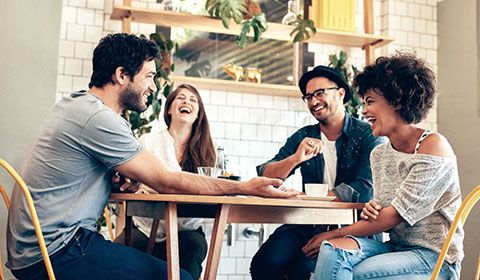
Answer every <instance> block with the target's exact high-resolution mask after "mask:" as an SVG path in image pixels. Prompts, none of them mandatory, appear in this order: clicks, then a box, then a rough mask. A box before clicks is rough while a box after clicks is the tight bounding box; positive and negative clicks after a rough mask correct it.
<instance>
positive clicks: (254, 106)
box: [57, 0, 437, 280]
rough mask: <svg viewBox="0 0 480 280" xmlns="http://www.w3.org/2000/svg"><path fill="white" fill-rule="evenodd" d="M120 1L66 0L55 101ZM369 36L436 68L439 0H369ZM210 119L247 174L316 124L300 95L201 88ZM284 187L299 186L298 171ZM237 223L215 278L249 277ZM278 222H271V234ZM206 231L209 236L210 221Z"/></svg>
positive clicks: (329, 49) (78, 72)
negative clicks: (385, 40)
mask: <svg viewBox="0 0 480 280" xmlns="http://www.w3.org/2000/svg"><path fill="white" fill-rule="evenodd" d="M114 3H115V4H122V3H123V1H121V0H115V1H113V0H64V1H63V5H64V6H63V10H62V11H63V13H62V21H61V30H60V45H59V58H58V77H57V100H59V99H60V98H61V97H62V96H64V95H66V94H69V93H70V92H71V91H73V90H80V89H88V82H89V78H90V75H91V72H92V66H91V57H92V52H93V48H94V47H95V45H96V44H97V43H98V41H99V40H100V38H101V37H102V36H104V35H106V34H108V33H113V32H121V31H122V24H121V22H120V21H116V20H110V14H111V13H112V7H113V5H114ZM132 5H133V6H135V7H150V8H156V9H161V8H163V4H158V3H156V0H144V1H132ZM374 14H375V18H374V21H375V24H374V33H376V34H388V35H390V36H393V37H394V38H395V41H394V42H393V43H391V44H389V45H387V46H385V47H383V48H380V49H377V50H376V52H375V55H377V56H379V55H388V54H393V53H395V52H396V51H403V52H413V53H416V54H417V55H418V56H420V57H422V58H424V59H425V60H426V61H427V63H428V64H429V65H430V66H431V67H432V68H433V69H434V70H435V71H436V68H437V22H436V21H437V1H436V0H410V1H402V0H389V1H385V0H374ZM356 23H357V26H356V29H357V32H364V26H363V1H356ZM154 31H155V26H153V25H151V24H144V23H133V24H132V32H134V33H137V34H149V33H152V32H154ZM308 50H309V51H310V52H314V53H315V57H314V62H315V64H316V65H319V64H323V65H326V64H328V56H329V55H330V54H333V53H338V52H339V51H340V50H343V51H345V52H347V53H348V55H349V61H350V63H351V64H352V65H355V66H356V67H357V68H359V69H361V68H363V66H364V65H365V57H364V52H363V51H362V50H361V49H359V48H349V47H342V46H336V45H328V44H313V43H312V44H309V45H308ZM200 94H201V96H202V99H203V101H204V103H205V110H206V112H207V115H208V119H209V121H210V127H211V131H212V135H213V137H214V141H215V143H216V144H217V145H223V146H224V147H225V151H226V154H227V156H228V166H229V169H231V170H232V171H234V172H236V173H239V174H240V175H241V176H242V177H243V178H244V179H246V178H250V177H253V176H255V174H256V173H255V166H256V165H258V164H260V163H262V162H265V161H266V160H268V159H270V158H271V157H273V156H274V155H275V154H276V152H277V151H278V149H279V148H280V147H281V146H282V145H283V144H284V142H285V140H286V138H287V137H288V136H290V135H291V134H292V133H294V132H295V131H296V130H297V129H298V128H300V127H302V126H304V125H307V124H312V123H315V120H314V119H313V117H312V116H311V115H310V113H308V111H307V109H306V106H305V104H304V103H303V102H302V100H301V99H300V98H294V97H288V98H287V97H278V96H267V95H257V94H251V93H243V92H230V91H228V92H227V91H218V90H209V89H200ZM421 125H422V126H423V127H425V128H428V129H436V128H437V113H436V102H435V105H434V110H432V112H431V113H430V115H429V116H428V117H427V119H426V120H425V121H424V122H423V123H422V124H421ZM292 177H293V178H289V179H288V180H287V184H288V185H290V186H294V187H297V188H299V187H300V184H301V178H300V177H299V174H296V175H294V176H292ZM247 226H251V227H256V228H258V227H259V225H239V226H238V227H237V236H238V240H237V242H236V244H235V246H234V247H228V246H227V245H226V243H224V248H223V251H222V258H221V261H220V270H219V276H218V278H217V279H219V280H244V279H250V276H249V270H248V268H249V264H250V259H251V257H252V256H253V255H254V253H255V252H256V250H257V249H258V237H250V238H247V237H245V236H243V234H242V232H243V230H244V229H245V227H247ZM277 226H278V225H269V226H268V227H267V228H268V229H269V232H272V231H273V230H274V229H275V228H276V227H277ZM204 229H205V231H206V232H207V238H208V239H209V236H210V232H211V223H210V222H208V223H205V224H204Z"/></svg>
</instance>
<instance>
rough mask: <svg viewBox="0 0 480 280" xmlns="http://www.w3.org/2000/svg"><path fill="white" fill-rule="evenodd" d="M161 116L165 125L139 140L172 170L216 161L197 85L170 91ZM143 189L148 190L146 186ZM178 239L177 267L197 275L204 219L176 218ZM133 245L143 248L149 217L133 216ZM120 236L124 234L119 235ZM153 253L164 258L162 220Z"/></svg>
mask: <svg viewBox="0 0 480 280" xmlns="http://www.w3.org/2000/svg"><path fill="white" fill-rule="evenodd" d="M164 120H165V123H166V124H167V128H166V129H164V130H160V131H158V132H154V133H149V134H144V135H142V137H140V139H139V140H140V142H141V143H142V144H143V145H144V148H145V149H147V150H149V151H151V152H152V153H153V154H154V155H156V156H157V157H158V158H160V159H161V160H163V161H164V163H165V164H166V165H167V167H169V168H170V169H171V170H175V171H182V170H183V171H187V172H192V173H196V172H197V167H199V166H212V167H213V166H214V165H215V156H216V155H215V148H214V145H213V142H212V138H211V136H210V127H209V124H208V119H207V115H206V114H205V108H204V106H203V102H202V98H201V97H200V94H199V93H198V91H197V89H196V88H194V87H193V86H191V85H187V84H182V85H180V86H178V87H177V88H176V89H175V90H174V91H173V92H171V93H170V94H169V95H168V97H167V100H166V102H165V108H164ZM141 188H142V191H147V192H151V191H152V190H151V189H148V187H146V186H142V187H141ZM178 220H179V222H178V230H179V233H178V241H179V254H180V267H181V268H182V269H184V270H186V271H188V272H189V273H190V274H191V275H192V277H193V279H199V277H200V274H201V272H202V262H203V260H204V259H205V256H206V254H207V241H206V239H205V234H204V232H203V230H202V228H201V226H200V225H201V223H202V221H203V219H198V218H179V219H178ZM133 221H134V225H135V227H134V229H133V231H132V246H133V247H134V248H137V249H139V250H145V249H146V247H147V243H148V237H149V236H150V231H151V228H152V219H149V218H140V217H134V218H133ZM119 239H120V240H123V234H122V236H120V237H119ZM153 255H154V256H156V257H158V258H161V259H163V260H165V259H166V249H165V221H160V226H159V229H158V233H157V237H156V240H155V247H154V250H153Z"/></svg>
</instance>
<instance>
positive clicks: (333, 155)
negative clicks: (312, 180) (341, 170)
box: [320, 133, 337, 190]
mask: <svg viewBox="0 0 480 280" xmlns="http://www.w3.org/2000/svg"><path fill="white" fill-rule="evenodd" d="M320 135H321V136H320V137H321V139H322V144H323V145H322V153H323V160H324V162H325V165H324V168H323V183H324V184H327V185H328V189H329V190H333V187H335V178H336V177H337V149H336V147H335V142H336V141H330V140H328V138H327V136H325V134H324V133H320Z"/></svg>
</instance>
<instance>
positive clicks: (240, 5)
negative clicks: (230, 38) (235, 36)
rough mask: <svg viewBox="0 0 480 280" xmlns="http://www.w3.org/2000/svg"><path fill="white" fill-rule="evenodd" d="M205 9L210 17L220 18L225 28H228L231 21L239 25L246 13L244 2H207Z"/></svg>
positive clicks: (227, 0)
mask: <svg viewBox="0 0 480 280" xmlns="http://www.w3.org/2000/svg"><path fill="white" fill-rule="evenodd" d="M205 8H206V9H207V11H208V13H209V14H210V16H212V17H216V18H220V19H221V20H222V23H223V26H225V28H229V26H230V20H231V19H233V21H235V22H236V23H237V24H240V22H241V21H242V20H243V14H244V13H247V5H246V3H245V0H208V1H207V2H206V3H205Z"/></svg>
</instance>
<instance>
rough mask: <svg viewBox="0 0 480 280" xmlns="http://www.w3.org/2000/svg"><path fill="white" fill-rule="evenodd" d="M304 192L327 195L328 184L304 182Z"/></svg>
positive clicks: (310, 194) (311, 194)
mask: <svg viewBox="0 0 480 280" xmlns="http://www.w3.org/2000/svg"><path fill="white" fill-rule="evenodd" d="M305 194H306V195H309V196H327V195H328V185H327V184H319V183H308V184H305Z"/></svg>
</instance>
